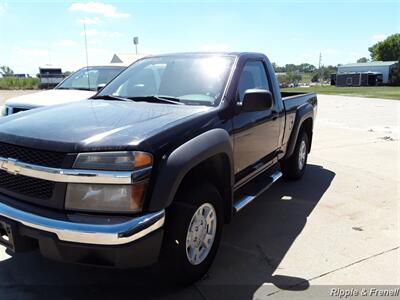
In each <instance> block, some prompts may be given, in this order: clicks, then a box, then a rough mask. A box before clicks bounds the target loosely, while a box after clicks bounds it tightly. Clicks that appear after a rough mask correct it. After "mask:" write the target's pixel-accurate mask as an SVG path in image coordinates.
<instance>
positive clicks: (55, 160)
mask: <svg viewBox="0 0 400 300" xmlns="http://www.w3.org/2000/svg"><path fill="white" fill-rule="evenodd" d="M65 155H66V154H65V153H61V152H51V151H43V150H37V149H31V148H26V147H20V146H14V145H10V144H5V143H0V157H4V158H13V159H16V160H19V161H21V162H25V163H29V164H34V165H41V166H46V167H52V168H60V167H61V166H62V163H63V161H64V158H65Z"/></svg>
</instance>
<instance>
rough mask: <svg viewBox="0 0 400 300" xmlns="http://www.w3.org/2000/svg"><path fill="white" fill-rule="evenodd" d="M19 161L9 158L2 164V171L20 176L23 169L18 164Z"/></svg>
mask: <svg viewBox="0 0 400 300" xmlns="http://www.w3.org/2000/svg"><path fill="white" fill-rule="evenodd" d="M16 162H17V160H16V159H12V158H8V159H7V160H3V161H2V162H0V169H2V170H4V171H6V172H7V173H9V174H12V175H18V174H19V172H21V167H20V166H18V165H17V164H16Z"/></svg>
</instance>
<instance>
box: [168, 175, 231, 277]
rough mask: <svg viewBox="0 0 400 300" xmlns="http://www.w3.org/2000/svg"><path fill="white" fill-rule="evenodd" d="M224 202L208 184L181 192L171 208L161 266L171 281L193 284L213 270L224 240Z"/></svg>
mask: <svg viewBox="0 0 400 300" xmlns="http://www.w3.org/2000/svg"><path fill="white" fill-rule="evenodd" d="M221 204H222V199H221V196H220V195H219V193H218V191H217V189H216V188H215V186H213V185H212V184H210V183H208V182H202V183H200V184H197V183H196V187H191V188H186V189H183V190H181V191H180V192H179V193H178V195H177V196H176V198H175V200H174V202H173V203H172V204H171V206H170V207H169V208H168V209H167V215H166V224H165V235H164V242H163V249H162V253H161V266H162V268H163V271H164V274H165V275H167V276H168V278H167V279H169V280H172V281H173V282H174V283H178V284H191V283H193V282H195V281H197V280H199V279H201V278H202V277H203V276H204V275H205V274H206V273H207V271H208V269H209V268H210V266H211V264H212V262H213V260H214V258H215V255H216V253H217V249H218V245H219V242H220V239H221V232H222V231H221V229H222V224H223V218H222V205H221Z"/></svg>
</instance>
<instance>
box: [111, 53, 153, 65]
mask: <svg viewBox="0 0 400 300" xmlns="http://www.w3.org/2000/svg"><path fill="white" fill-rule="evenodd" d="M145 56H147V55H146V54H132V53H118V54H114V55H113V57H112V59H111V63H112V64H120V63H123V64H125V65H130V64H132V63H134V62H135V61H137V60H138V59H141V58H143V57H145Z"/></svg>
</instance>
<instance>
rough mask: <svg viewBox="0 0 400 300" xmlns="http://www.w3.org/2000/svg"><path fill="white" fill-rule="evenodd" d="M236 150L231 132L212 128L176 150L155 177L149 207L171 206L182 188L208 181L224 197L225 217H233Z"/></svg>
mask: <svg viewBox="0 0 400 300" xmlns="http://www.w3.org/2000/svg"><path fill="white" fill-rule="evenodd" d="M233 175H234V174H233V152H232V144H231V139H230V136H229V134H228V133H227V132H226V131H225V130H224V129H220V128H218V129H212V130H210V131H207V132H205V133H203V134H201V135H199V136H197V137H195V138H194V139H192V140H190V141H188V142H186V143H184V144H183V145H181V146H180V147H178V148H177V149H175V150H174V151H173V152H172V153H171V154H170V155H169V156H168V157H167V158H165V160H164V162H163V166H162V167H161V170H160V172H159V174H158V176H157V178H156V182H155V185H154V190H153V193H152V197H151V199H150V206H149V209H150V210H157V209H162V208H166V207H168V206H169V205H170V204H171V203H172V201H173V200H174V198H175V195H176V194H177V192H178V191H179V189H181V188H183V187H186V186H187V185H190V184H194V183H195V181H196V180H200V179H201V180H207V181H209V182H210V183H212V184H214V185H215V187H216V188H217V190H218V192H219V193H220V195H221V198H222V199H223V201H224V203H223V207H224V220H225V222H229V220H230V218H231V216H232V207H233V206H232V198H233V197H232V186H233V183H234V176H233Z"/></svg>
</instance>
